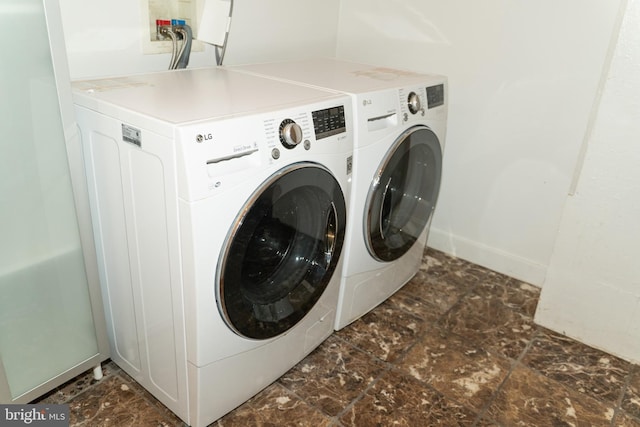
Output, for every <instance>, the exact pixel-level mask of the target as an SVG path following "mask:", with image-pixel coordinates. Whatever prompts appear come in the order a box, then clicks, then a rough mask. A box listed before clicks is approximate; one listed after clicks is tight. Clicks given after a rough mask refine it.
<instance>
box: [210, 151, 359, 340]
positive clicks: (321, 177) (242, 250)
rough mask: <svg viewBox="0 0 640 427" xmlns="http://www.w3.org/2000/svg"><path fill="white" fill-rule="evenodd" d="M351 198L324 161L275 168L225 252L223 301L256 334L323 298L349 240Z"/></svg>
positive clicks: (280, 328) (290, 320) (293, 318)
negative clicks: (346, 233)
mask: <svg viewBox="0 0 640 427" xmlns="http://www.w3.org/2000/svg"><path fill="white" fill-rule="evenodd" d="M345 223H346V207H345V199H344V195H343V193H342V190H341V188H340V185H339V183H338V182H337V181H336V180H335V178H334V177H333V176H332V174H331V173H330V172H329V171H328V170H327V169H325V168H323V167H321V166H319V165H316V164H313V163H299V164H295V165H291V166H289V167H287V168H284V169H282V170H280V171H279V172H277V173H275V174H274V175H273V176H271V177H270V178H269V179H268V180H267V181H266V182H265V183H264V184H263V185H262V186H261V187H260V188H258V190H257V191H256V192H254V194H253V196H252V197H251V198H250V199H249V201H248V202H247V203H246V204H245V206H244V207H243V208H242V210H241V211H240V214H239V215H238V217H237V218H236V220H235V223H234V226H233V228H232V229H231V231H230V233H229V235H228V237H227V240H226V244H225V247H224V250H223V251H222V254H221V259H220V264H219V266H220V268H219V273H218V289H217V293H218V295H217V296H218V304H219V308H220V311H221V313H222V316H223V318H224V319H225V321H226V322H227V325H228V326H229V327H230V328H231V329H233V330H234V331H235V332H236V333H237V334H239V335H241V336H244V337H248V338H254V339H267V338H271V337H274V336H276V335H279V334H281V333H283V332H285V331H287V330H288V329H290V328H291V327H293V326H294V325H295V324H296V323H297V322H298V321H300V320H301V319H302V318H303V317H304V316H305V315H306V314H307V313H308V312H309V311H310V310H311V308H312V307H313V306H314V304H315V303H316V302H317V301H318V299H320V296H321V295H322V293H323V291H324V290H325V288H326V287H327V285H328V284H329V281H330V279H331V276H332V275H333V273H334V270H335V268H336V265H337V263H338V258H339V256H340V252H341V250H342V245H343V241H344V227H345Z"/></svg>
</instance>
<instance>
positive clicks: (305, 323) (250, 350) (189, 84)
mask: <svg viewBox="0 0 640 427" xmlns="http://www.w3.org/2000/svg"><path fill="white" fill-rule="evenodd" d="M74 99H75V103H76V113H77V120H78V122H79V127H80V129H81V135H82V140H83V149H84V155H85V163H86V168H87V175H88V179H89V182H90V188H91V190H90V192H91V194H90V200H91V208H92V213H93V216H94V232H95V235H96V241H97V250H98V254H99V256H98V258H99V264H100V265H99V270H100V277H101V282H102V290H103V293H104V301H105V305H106V310H105V311H106V315H107V323H108V325H109V338H110V344H111V351H112V359H113V360H114V361H115V362H116V363H117V364H118V365H119V366H120V367H121V368H122V369H123V370H124V371H125V372H127V373H128V374H130V375H131V376H132V377H133V378H134V379H136V380H137V381H138V382H139V383H140V384H142V385H143V386H144V387H145V388H147V390H149V391H150V392H151V393H152V394H153V395H154V396H156V397H157V398H158V399H159V400H160V401H161V402H163V403H164V404H165V405H166V406H167V407H169V408H170V409H171V410H172V411H174V412H175V413H176V414H177V415H178V416H179V417H180V418H182V419H183V420H184V421H185V422H186V423H187V424H190V425H192V426H194V427H202V426H205V425H208V424H210V423H211V422H213V421H215V420H216V419H217V418H219V417H221V416H222V415H224V414H225V413H227V412H228V411H230V410H232V409H233V408H235V407H236V406H238V405H240V404H242V403H243V402H244V401H246V400H247V399H249V398H250V397H251V396H253V395H254V394H256V393H257V392H259V391H260V390H261V389H262V388H264V387H266V386H267V385H268V384H270V383H271V382H273V381H274V380H276V379H277V378H278V377H279V376H281V375H282V374H283V373H284V372H286V371H287V370H289V369H290V368H291V367H293V366H294V365H295V364H296V363H298V362H299V361H300V360H302V359H303V358H304V357H305V356H306V355H307V354H308V353H309V352H311V351H312V350H313V349H314V348H315V347H316V346H318V345H319V344H320V343H321V342H322V341H323V340H325V339H326V338H327V337H328V336H329V335H330V334H331V333H332V332H333V325H334V320H335V314H336V305H337V301H338V293H339V284H340V273H339V272H340V271H341V269H342V262H343V261H342V258H343V257H342V256H341V253H342V252H343V243H344V238H345V227H346V218H347V209H346V201H347V200H348V197H349V180H350V174H351V172H350V167H351V158H352V150H353V130H352V106H351V100H350V98H349V97H348V96H345V95H337V94H335V93H331V92H327V91H322V90H318V89H313V88H310V87H301V86H297V85H292V84H287V83H283V82H276V81H273V80H269V79H265V78H260V77H255V76H250V75H247V74H243V73H239V72H233V71H227V70H223V69H219V68H208V69H194V70H180V71H170V72H161V73H154V74H147V75H139V76H130V77H122V78H114V79H105V80H98V81H85V82H78V83H75V84H74ZM334 272H335V274H334Z"/></svg>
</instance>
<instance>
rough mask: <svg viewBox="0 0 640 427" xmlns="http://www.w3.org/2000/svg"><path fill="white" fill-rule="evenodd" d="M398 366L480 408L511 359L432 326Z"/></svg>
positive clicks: (469, 404)
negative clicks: (491, 352)
mask: <svg viewBox="0 0 640 427" xmlns="http://www.w3.org/2000/svg"><path fill="white" fill-rule="evenodd" d="M398 369H399V370H401V371H403V372H405V373H407V374H408V375H411V376H412V377H414V378H416V379H417V380H419V381H423V382H425V383H427V384H429V385H431V386H432V387H433V388H435V389H436V390H438V391H439V392H440V393H442V394H443V395H445V396H447V397H449V398H451V399H454V400H456V401H457V402H460V403H463V404H465V405H466V406H468V407H470V408H472V409H475V410H476V411H480V410H481V409H482V408H483V407H484V406H485V404H487V403H488V402H489V400H490V399H491V396H492V394H493V392H494V391H495V390H496V389H497V388H498V386H499V385H500V384H501V383H502V381H503V380H504V379H505V377H506V376H507V374H508V373H509V370H510V369H511V363H510V362H509V361H508V360H507V359H504V358H502V357H501V356H497V355H492V354H490V353H489V352H487V351H486V350H484V349H483V348H481V347H479V346H478V345H477V344H476V343H475V342H473V341H469V340H465V339H463V338H461V337H459V336H456V335H454V334H451V333H448V332H446V331H442V330H438V329H434V330H430V331H428V332H427V333H426V334H425V336H424V337H423V338H422V339H421V340H420V341H419V342H418V343H417V344H416V345H415V346H413V348H412V349H411V350H410V351H409V353H408V354H407V356H406V357H405V358H404V359H403V360H402V361H401V362H400V363H398Z"/></svg>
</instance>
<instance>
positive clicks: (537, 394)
mask: <svg viewBox="0 0 640 427" xmlns="http://www.w3.org/2000/svg"><path fill="white" fill-rule="evenodd" d="M613 414H614V407H613V406H609V405H606V404H604V403H602V402H599V401H597V400H595V399H592V398H590V397H588V396H586V395H584V394H582V393H579V392H577V391H573V390H569V389H567V388H565V387H563V386H561V385H559V384H558V383H556V382H555V381H553V380H550V379H548V378H546V377H544V376H542V375H540V374H537V373H536V372H534V371H531V370H530V369H528V368H526V367H522V366H517V367H516V368H515V369H514V370H513V371H512V372H511V374H510V376H509V378H507V380H506V381H505V383H504V384H503V385H502V387H501V388H500V389H499V390H498V391H497V393H496V395H495V397H494V400H493V401H492V403H491V404H490V406H489V407H488V409H487V415H489V416H490V417H491V418H493V419H495V420H496V421H498V422H499V423H501V424H504V425H507V426H531V427H539V426H585V427H587V426H608V425H610V424H611V419H612V417H613Z"/></svg>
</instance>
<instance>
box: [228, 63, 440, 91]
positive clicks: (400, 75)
mask: <svg viewBox="0 0 640 427" xmlns="http://www.w3.org/2000/svg"><path fill="white" fill-rule="evenodd" d="M234 68H236V69H241V70H244V71H247V72H249V73H253V74H258V75H267V76H271V77H275V78H279V79H283V80H289V81H296V82H300V83H306V84H309V85H313V86H318V87H321V88H328V89H333V90H336V91H340V92H345V93H349V94H361V93H366V92H374V91H378V90H384V89H391V88H400V87H404V86H410V85H414V84H427V85H430V84H439V83H442V82H443V81H445V80H446V77H444V76H440V75H435V74H421V73H415V72H412V71H405V70H398V69H394V68H386V67H379V66H374V65H367V64H359V63H355V62H349V61H344V60H340V59H334V58H317V59H305V60H300V61H287V62H271V63H262V64H251V65H243V66H238V67H229V69H234Z"/></svg>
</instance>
